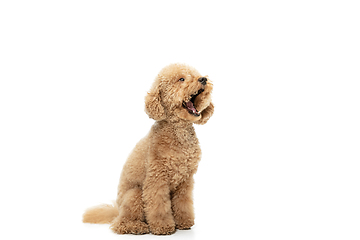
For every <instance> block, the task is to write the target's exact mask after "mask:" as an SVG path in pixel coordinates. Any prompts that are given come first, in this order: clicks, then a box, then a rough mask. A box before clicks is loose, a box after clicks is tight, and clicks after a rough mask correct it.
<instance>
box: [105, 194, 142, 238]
mask: <svg viewBox="0 0 360 240" xmlns="http://www.w3.org/2000/svg"><path fill="white" fill-rule="evenodd" d="M122 198H123V199H122V202H121V206H119V216H117V217H116V218H115V219H114V220H113V222H112V223H111V226H110V228H111V229H112V230H113V231H114V232H115V233H119V234H125V233H132V234H145V233H149V226H148V225H147V224H146V222H145V214H144V203H143V200H142V190H141V189H140V188H139V187H136V188H132V189H129V190H127V191H126V192H125V193H124V195H123V196H122Z"/></svg>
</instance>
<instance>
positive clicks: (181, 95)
mask: <svg viewBox="0 0 360 240" xmlns="http://www.w3.org/2000/svg"><path fill="white" fill-rule="evenodd" d="M212 89H213V84H212V83H211V82H210V81H209V79H208V77H207V76H202V75H200V74H199V72H198V71H196V69H194V68H192V67H190V66H187V65H185V64H171V65H169V66H167V67H165V68H163V69H162V70H161V71H160V73H159V74H158V76H157V77H156V79H155V81H154V83H153V85H152V87H151V89H150V91H149V92H148V94H147V95H146V97H145V112H146V113H147V114H148V115H149V117H151V118H153V119H155V120H157V121H160V120H164V119H176V118H181V119H183V120H187V121H190V122H194V123H197V124H205V123H206V122H207V121H208V120H209V118H210V117H211V116H212V114H213V112H214V105H213V104H212V102H211V92H212Z"/></svg>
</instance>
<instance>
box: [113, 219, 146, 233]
mask: <svg viewBox="0 0 360 240" xmlns="http://www.w3.org/2000/svg"><path fill="white" fill-rule="evenodd" d="M110 228H111V229H112V230H113V231H114V232H115V233H118V234H129V233H131V234H146V233H149V232H150V230H149V226H148V225H147V224H146V223H144V222H141V221H139V220H137V221H128V222H118V223H113V224H112V225H111V227H110Z"/></svg>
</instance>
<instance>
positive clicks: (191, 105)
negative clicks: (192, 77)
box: [182, 89, 204, 117]
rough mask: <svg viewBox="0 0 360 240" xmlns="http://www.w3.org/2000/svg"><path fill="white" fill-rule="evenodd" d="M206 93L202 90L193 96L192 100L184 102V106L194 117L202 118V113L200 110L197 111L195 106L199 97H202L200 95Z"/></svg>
mask: <svg viewBox="0 0 360 240" xmlns="http://www.w3.org/2000/svg"><path fill="white" fill-rule="evenodd" d="M203 91H204V89H200V90H199V91H197V92H196V93H194V94H193V95H191V96H190V100H189V101H187V102H185V101H184V102H183V103H182V106H183V107H184V108H185V109H186V110H187V111H188V112H189V113H190V114H191V115H194V116H196V117H198V116H200V113H199V112H198V110H196V108H195V106H194V102H195V99H196V97H197V96H199V95H200V93H202V92H203Z"/></svg>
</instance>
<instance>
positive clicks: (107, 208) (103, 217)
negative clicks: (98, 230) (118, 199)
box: [83, 203, 119, 223]
mask: <svg viewBox="0 0 360 240" xmlns="http://www.w3.org/2000/svg"><path fill="white" fill-rule="evenodd" d="M117 215H119V211H118V207H117V204H116V203H114V204H113V205H112V204H102V205H99V206H95V207H92V208H89V209H87V210H86V211H85V213H84V215H83V222H84V223H111V222H112V220H114V218H116V217H117Z"/></svg>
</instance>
